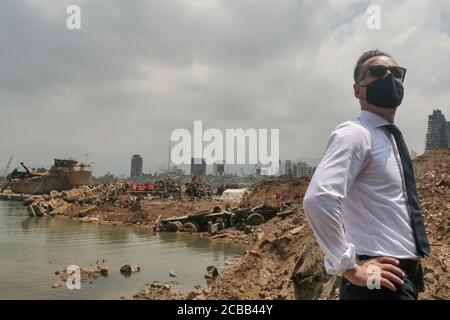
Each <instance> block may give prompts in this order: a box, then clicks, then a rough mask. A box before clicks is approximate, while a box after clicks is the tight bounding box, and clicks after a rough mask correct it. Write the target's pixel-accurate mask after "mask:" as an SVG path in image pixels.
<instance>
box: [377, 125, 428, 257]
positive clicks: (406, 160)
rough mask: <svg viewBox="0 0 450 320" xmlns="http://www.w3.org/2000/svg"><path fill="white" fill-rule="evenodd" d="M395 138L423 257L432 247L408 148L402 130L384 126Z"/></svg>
mask: <svg viewBox="0 0 450 320" xmlns="http://www.w3.org/2000/svg"><path fill="white" fill-rule="evenodd" d="M383 127H384V128H386V129H387V130H388V131H389V132H390V133H392V135H393V136H394V138H395V142H396V144H397V149H398V152H399V153H400V158H401V160H402V166H403V172H404V176H405V186H406V195H407V197H408V207H409V212H410V215H411V222H412V229H413V232H414V239H415V240H416V246H417V250H418V251H419V253H420V255H421V256H422V257H423V256H425V255H428V254H429V253H430V245H429V243H428V239H427V234H426V231H425V225H424V224H423V217H422V210H421V209H420V205H419V197H418V196H417V190H416V179H415V177H414V170H413V166H412V162H411V158H410V157H409V152H408V147H407V146H406V143H405V140H404V139H403V136H402V133H401V132H400V129H399V128H397V126H395V125H394V124H388V125H385V126H383Z"/></svg>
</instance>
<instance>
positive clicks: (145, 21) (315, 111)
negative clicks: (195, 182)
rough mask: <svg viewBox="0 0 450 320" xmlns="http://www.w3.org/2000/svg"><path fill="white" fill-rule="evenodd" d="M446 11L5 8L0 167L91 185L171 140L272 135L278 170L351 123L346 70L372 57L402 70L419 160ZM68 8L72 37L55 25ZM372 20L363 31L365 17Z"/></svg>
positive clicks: (159, 156) (157, 160)
mask: <svg viewBox="0 0 450 320" xmlns="http://www.w3.org/2000/svg"><path fill="white" fill-rule="evenodd" d="M446 2H447V1H445V0H436V1H433V2H415V1H407V0H403V1H395V2H393V1H370V2H369V1H357V0H348V1H332V0H319V1H311V0H309V1H307V0H305V1H294V0H278V1H277V0H234V1H232V0H228V1H225V0H222V1H219V0H179V1H170V0H159V1H156V0H155V1H144V0H137V1H119V0H115V1H111V0H94V1H92V0H91V1H80V0H78V1H76V0H73V1H60V0H48V1H45V2H44V3H45V4H43V2H42V1H36V0H34V1H32V0H28V1H27V0H21V1H17V0H3V1H1V3H0V41H1V43H2V48H1V49H2V50H0V70H1V72H0V137H1V138H0V150H1V153H0V155H1V157H0V167H1V163H3V162H5V163H6V161H7V160H8V158H9V155H13V156H14V158H15V160H16V161H19V160H25V161H27V162H29V163H31V164H32V165H44V166H48V165H49V162H50V161H51V159H52V158H53V157H63V156H71V157H75V158H77V159H80V160H82V159H83V158H84V154H85V153H89V154H91V156H90V158H91V160H93V161H95V170H96V174H102V173H104V172H106V171H107V170H111V171H112V172H114V173H117V174H120V173H128V168H129V161H130V157H131V154H132V153H140V154H143V156H144V168H145V170H147V171H148V170H150V169H151V170H155V169H156V168H158V167H159V166H161V165H163V164H165V163H166V161H167V153H168V151H167V147H168V146H167V140H168V137H169V135H170V133H171V132H172V130H174V129H176V128H180V127H183V128H187V129H190V130H192V127H193V121H194V120H203V121H204V126H205V127H214V128H219V129H224V128H238V127H242V128H252V127H254V128H279V129H280V138H281V141H280V144H281V146H280V151H281V157H282V159H293V158H300V157H309V156H317V155H319V154H321V153H322V152H323V151H324V148H325V145H326V142H327V139H328V137H329V134H330V132H331V130H332V129H333V128H334V127H335V126H336V125H337V124H338V123H340V122H342V121H345V120H347V119H349V118H353V117H354V116H356V115H357V114H358V109H359V106H358V103H357V101H356V100H355V99H354V98H353V93H352V87H351V86H352V68H353V66H354V63H355V60H356V59H357V57H358V56H359V55H360V54H361V53H362V52H363V51H365V50H368V49H372V48H375V47H378V48H380V49H383V50H386V51H388V52H390V53H392V54H393V55H394V56H395V57H396V59H397V61H398V62H399V63H400V64H402V65H404V66H406V67H407V68H408V74H407V82H406V84H405V85H406V89H407V96H406V97H405V102H404V105H402V106H401V107H400V109H399V112H398V123H399V125H400V126H401V128H402V130H403V131H404V134H405V136H406V138H407V140H408V142H409V145H410V147H411V148H412V149H414V150H416V151H423V142H424V137H425V130H426V127H425V125H426V119H427V115H428V114H429V113H430V112H431V111H432V109H433V108H436V107H439V108H441V109H442V110H443V111H444V112H445V113H446V114H447V117H449V118H450V108H449V101H450V99H449V98H450V93H449V90H448V88H449V85H450V72H449V71H450V64H449V62H448V56H449V54H450V41H449V40H450V32H449V30H450V24H449V19H448V17H449V16H450V8H449V6H448V5H447V3H446ZM69 4H79V5H80V6H81V10H82V30H80V31H69V30H67V29H66V27H65V20H66V17H67V14H66V12H65V10H66V7H67V5H69ZM370 4H377V5H379V6H380V7H381V9H382V29H381V30H368V29H367V28H366V19H367V17H368V15H367V14H366V12H365V10H366V8H367V7H368V6H369V5H370Z"/></svg>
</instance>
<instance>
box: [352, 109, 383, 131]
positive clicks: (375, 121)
mask: <svg viewBox="0 0 450 320" xmlns="http://www.w3.org/2000/svg"><path fill="white" fill-rule="evenodd" d="M359 118H360V119H361V121H364V122H365V123H366V124H367V125H369V126H370V127H372V128H378V127H381V126H385V125H387V124H391V123H390V122H388V121H386V120H385V119H383V118H382V117H380V116H379V115H376V114H375V113H372V112H369V111H365V110H361V115H360V116H359Z"/></svg>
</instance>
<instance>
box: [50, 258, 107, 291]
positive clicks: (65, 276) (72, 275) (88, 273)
mask: <svg viewBox="0 0 450 320" xmlns="http://www.w3.org/2000/svg"><path fill="white" fill-rule="evenodd" d="M77 272H79V277H80V278H79V280H80V282H88V281H89V283H91V284H92V281H93V280H94V279H97V278H98V277H99V276H102V277H107V276H108V272H109V267H108V266H107V265H106V264H105V260H103V261H102V264H99V263H98V261H97V263H96V265H95V266H92V265H91V266H90V267H89V268H86V269H83V268H79V269H77V268H74V269H71V270H67V269H64V270H62V271H56V272H55V275H57V276H58V279H56V280H55V281H54V283H53V285H52V288H54V289H57V288H60V287H62V286H63V284H64V283H66V282H67V281H72V285H76V276H78V275H76V273H77Z"/></svg>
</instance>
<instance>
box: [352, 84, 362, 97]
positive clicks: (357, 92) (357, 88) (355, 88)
mask: <svg viewBox="0 0 450 320" xmlns="http://www.w3.org/2000/svg"><path fill="white" fill-rule="evenodd" d="M362 90H363V88H362V87H361V86H360V85H358V84H357V83H354V84H353V93H354V94H355V98H356V99H361V98H362V96H363V93H362Z"/></svg>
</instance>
